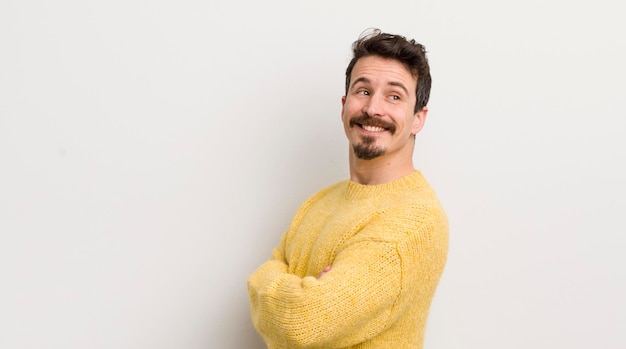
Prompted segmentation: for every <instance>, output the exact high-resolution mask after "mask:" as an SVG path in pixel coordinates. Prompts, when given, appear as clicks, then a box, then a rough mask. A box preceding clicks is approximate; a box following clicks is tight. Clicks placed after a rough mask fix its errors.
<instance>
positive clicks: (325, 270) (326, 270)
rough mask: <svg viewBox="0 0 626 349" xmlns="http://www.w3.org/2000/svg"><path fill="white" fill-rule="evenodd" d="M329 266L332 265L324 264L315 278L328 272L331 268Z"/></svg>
mask: <svg viewBox="0 0 626 349" xmlns="http://www.w3.org/2000/svg"><path fill="white" fill-rule="evenodd" d="M331 268H332V266H330V265H327V266H325V267H324V270H322V271H321V272H320V274H319V275H318V276H317V278H318V279H319V278H321V277H322V276H324V274H326V273H328V272H329V271H330V269H331Z"/></svg>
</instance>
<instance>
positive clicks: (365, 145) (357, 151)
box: [352, 136, 387, 160]
mask: <svg viewBox="0 0 626 349" xmlns="http://www.w3.org/2000/svg"><path fill="white" fill-rule="evenodd" d="M375 142H376V138H374V137H370V136H364V137H363V140H362V141H361V143H356V144H353V145H352V151H354V155H356V157H357V158H359V159H361V160H372V159H375V158H377V157H379V156H381V155H384V154H385V152H387V149H385V148H381V147H377V146H376V144H374V143H375Z"/></svg>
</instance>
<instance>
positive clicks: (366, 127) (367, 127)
mask: <svg viewBox="0 0 626 349" xmlns="http://www.w3.org/2000/svg"><path fill="white" fill-rule="evenodd" d="M363 129H364V130H366V131H370V132H381V131H384V130H385V129H384V128H382V127H378V126H370V125H363Z"/></svg>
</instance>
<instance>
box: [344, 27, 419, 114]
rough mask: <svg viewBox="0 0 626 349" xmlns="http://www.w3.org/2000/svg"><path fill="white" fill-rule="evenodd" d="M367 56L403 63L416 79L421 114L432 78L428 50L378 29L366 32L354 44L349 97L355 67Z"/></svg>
mask: <svg viewBox="0 0 626 349" xmlns="http://www.w3.org/2000/svg"><path fill="white" fill-rule="evenodd" d="M368 56H380V57H383V58H389V59H394V60H397V61H398V62H400V63H402V64H403V65H404V66H405V67H406V68H407V69H408V70H409V71H410V72H411V74H413V77H414V78H415V79H416V80H417V88H416V90H415V97H416V98H415V108H414V111H415V112H418V111H420V110H421V109H422V108H424V107H425V106H426V105H427V104H428V98H429V97H430V85H431V78H430V66H429V65H428V58H427V57H426V48H425V47H424V46H423V45H421V44H419V43H417V42H415V40H413V39H411V40H407V39H406V38H405V37H404V36H401V35H394V34H388V33H383V32H381V31H380V30H379V29H373V30H371V31H366V32H365V33H363V34H361V37H359V39H358V40H357V41H355V42H354V43H353V44H352V60H351V61H350V64H348V68H347V69H346V94H347V93H348V89H349V88H350V82H351V80H352V70H353V69H354V65H355V64H356V62H357V61H358V60H359V59H361V58H363V57H368Z"/></svg>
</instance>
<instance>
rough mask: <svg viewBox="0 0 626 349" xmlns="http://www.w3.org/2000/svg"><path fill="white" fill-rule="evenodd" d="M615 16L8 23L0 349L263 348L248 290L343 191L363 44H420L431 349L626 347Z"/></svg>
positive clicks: (7, 9) (584, 8)
mask: <svg viewBox="0 0 626 349" xmlns="http://www.w3.org/2000/svg"><path fill="white" fill-rule="evenodd" d="M618 4H619V2H618V1H609V0H596V1H564V0H563V1H533V0H529V1H514V2H507V1H496V0H478V1H461V0H449V1H434V0H431V1H315V2H300V1H278V0H268V1H260V2H254V1H249V2H239V1H228V2H227V1H211V0H209V1H189V0H182V1H163V0H158V1H140V0H123V1H122V0H113V1H79V0H75V1H72V0H60V1H43V0H20V1H17V0H3V1H2V3H1V4H0V170H1V171H0V234H1V235H0V286H1V287H0V347H2V348H7V349H18V348H28V349H31V348H54V349H56V348H59V349H60V348H64V349H73V348H94V349H95V348H115V349H199V348H202V349H208V348H233V349H241V348H246V349H248V348H253V349H254V348H263V347H264V346H263V344H262V342H261V341H260V339H259V336H258V335H257V334H256V332H255V331H254V329H253V327H252V325H251V322H250V319H249V310H248V298H247V289H246V278H247V276H248V275H249V274H250V273H251V272H252V271H254V270H255V269H256V268H257V267H258V266H259V265H260V264H261V263H262V262H263V261H265V260H266V259H267V258H268V257H269V254H270V252H271V249H272V248H273V247H274V246H275V245H276V244H277V243H278V241H279V238H280V236H281V234H282V232H283V231H284V230H285V229H286V227H287V225H288V223H289V220H290V219H291V217H292V215H293V213H294V212H295V210H296V209H297V207H298V205H299V204H300V203H301V202H302V201H303V200H304V199H305V198H306V197H308V196H309V195H311V194H312V193H314V192H315V191H316V190H318V189H320V188H321V187H323V186H326V185H328V184H331V183H333V182H335V181H338V180H342V179H344V178H346V177H347V176H348V169H347V142H346V140H345V137H344V135H343V131H342V127H341V123H340V98H341V96H342V94H343V83H344V69H345V67H346V65H347V63H348V61H349V58H350V45H351V43H352V42H353V41H354V40H355V39H356V38H357V37H358V36H359V34H360V33H361V32H362V31H363V30H365V29H367V28H369V27H378V28H381V29H382V30H384V31H387V32H391V33H398V34H403V35H406V36H408V37H410V38H415V39H417V41H419V42H421V43H423V44H424V45H425V46H426V47H427V49H428V51H429V57H430V61H431V67H432V74H433V79H434V85H433V89H432V97H431V101H430V104H429V106H430V113H429V117H428V120H427V123H426V126H425V128H424V129H423V130H422V132H421V133H420V134H419V135H418V142H417V146H416V153H415V163H416V164H417V167H418V168H419V169H421V170H422V172H423V173H424V174H425V176H426V177H427V178H428V179H429V180H430V182H431V184H432V185H433V186H434V187H435V189H436V190H437V192H438V194H439V196H440V199H441V200H442V202H443V204H444V206H445V208H446V209H447V212H448V215H449V219H450V224H451V245H450V251H449V259H448V264H447V267H446V270H445V273H444V276H443V278H442V280H441V283H440V287H439V289H438V292H437V294H436V296H435V299H434V302H433V305H432V309H431V315H430V320H429V323H428V328H427V335H426V348H429V349H444V348H445V349H448V348H459V349H466V348H482V349H500V348H520V349H521V348H546V349H547V348H550V349H553V348H568V349H572V348H575V349H583V348H585V349H586V348H603V349H617V348H620V349H623V348H625V347H626V300H625V298H626V297H625V296H624V295H626V271H625V267H624V266H625V265H626V257H624V251H625V250H626V238H625V237H624V234H625V233H626V224H625V223H624V214H625V209H626V200H625V195H626V189H625V187H626V186H625V184H624V178H625V177H626V170H625V169H624V162H625V160H626V156H625V152H624V149H626V142H625V141H624V133H625V132H626V121H625V118H626V107H625V106H624V104H625V103H624V102H625V101H626V88H625V81H626V71H625V68H624V62H625V61H626V40H624V33H626V25H625V24H624V20H623V11H622V10H621V9H620V7H619V6H618Z"/></svg>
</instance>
